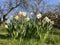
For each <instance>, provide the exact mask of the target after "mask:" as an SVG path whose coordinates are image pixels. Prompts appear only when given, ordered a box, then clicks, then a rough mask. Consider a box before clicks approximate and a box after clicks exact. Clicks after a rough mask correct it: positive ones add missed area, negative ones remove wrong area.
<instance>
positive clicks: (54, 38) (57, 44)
mask: <svg viewBox="0 0 60 45" xmlns="http://www.w3.org/2000/svg"><path fill="white" fill-rule="evenodd" d="M0 32H2V31H0ZM6 34H7V32H6V31H5V34H4V32H3V33H0V45H60V38H59V37H60V29H56V28H54V29H53V30H52V31H51V32H50V35H49V36H48V38H47V40H46V42H45V43H41V42H40V41H39V39H38V40H37V39H34V38H32V39H28V40H26V39H24V40H23V39H22V41H20V40H16V39H15V40H13V39H8V38H7V37H6V38H5V39H4V38H3V36H5V35H6ZM1 35H3V36H2V38H1Z"/></svg>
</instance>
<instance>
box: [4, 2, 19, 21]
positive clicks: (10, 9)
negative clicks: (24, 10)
mask: <svg viewBox="0 0 60 45" xmlns="http://www.w3.org/2000/svg"><path fill="white" fill-rule="evenodd" d="M19 5H20V3H19V4H17V5H16V6H15V7H11V8H10V9H9V10H8V12H7V13H6V14H5V15H4V16H3V21H4V22H5V20H6V16H7V15H8V14H9V13H10V12H11V11H12V10H13V9H15V8H16V7H18V6H19Z"/></svg>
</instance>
